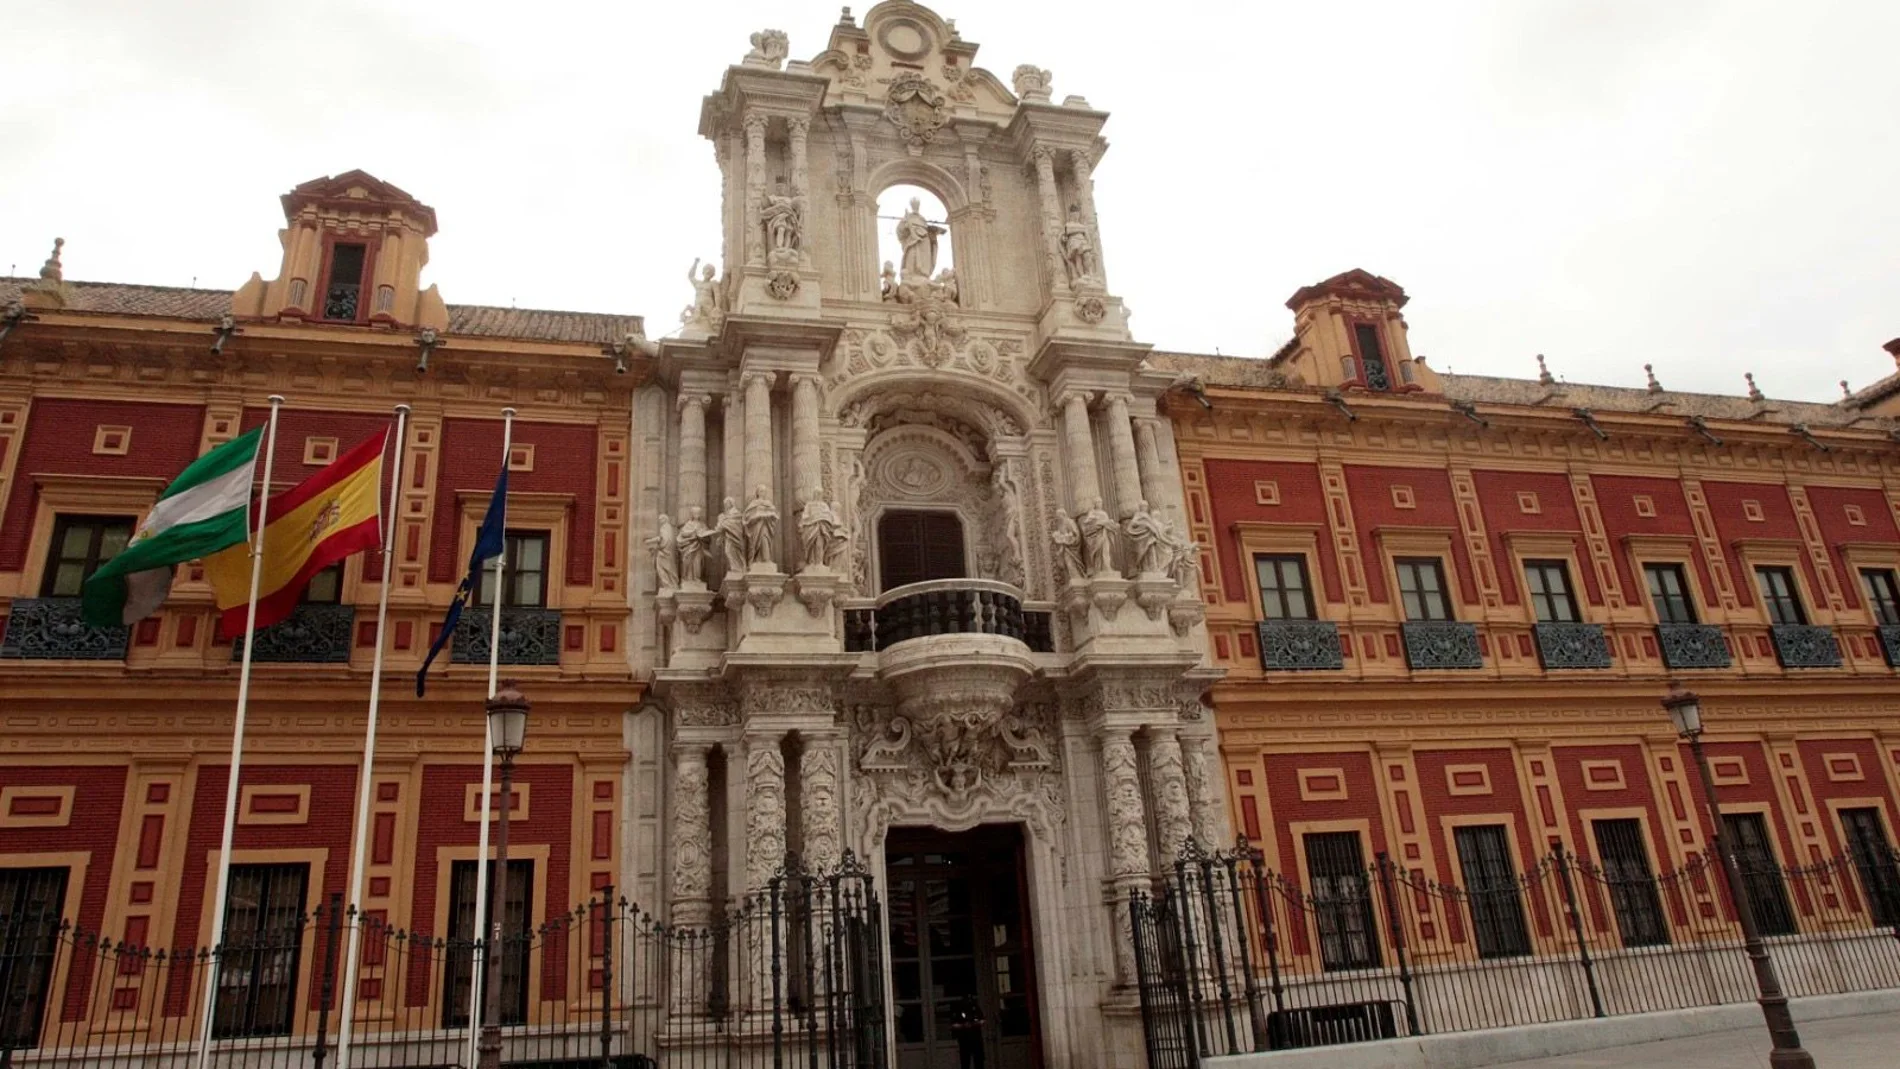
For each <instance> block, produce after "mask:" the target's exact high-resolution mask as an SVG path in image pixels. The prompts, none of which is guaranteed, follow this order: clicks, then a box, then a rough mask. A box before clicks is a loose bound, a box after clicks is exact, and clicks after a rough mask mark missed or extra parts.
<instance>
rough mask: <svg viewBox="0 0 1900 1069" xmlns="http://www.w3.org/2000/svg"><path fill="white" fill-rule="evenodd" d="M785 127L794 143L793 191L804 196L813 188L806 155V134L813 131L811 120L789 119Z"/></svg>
mask: <svg viewBox="0 0 1900 1069" xmlns="http://www.w3.org/2000/svg"><path fill="white" fill-rule="evenodd" d="M785 128H786V130H787V131H788V132H789V134H790V137H791V144H792V193H793V194H795V195H797V196H801V197H802V196H805V195H806V194H807V193H809V192H810V190H811V177H810V174H809V171H810V168H809V165H808V162H807V159H806V155H805V135H806V134H808V133H810V131H811V120H810V119H805V118H794V119H787V120H785Z"/></svg>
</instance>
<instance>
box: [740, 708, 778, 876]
mask: <svg viewBox="0 0 1900 1069" xmlns="http://www.w3.org/2000/svg"><path fill="white" fill-rule="evenodd" d="M783 737H784V736H783V734H782V733H781V732H777V731H748V732H746V736H745V839H746V848H745V879H746V892H747V893H748V894H756V893H758V892H761V891H764V890H765V889H766V885H767V884H768V883H769V882H770V881H771V879H772V877H773V875H775V874H776V873H777V872H778V870H779V868H780V866H782V865H783V864H784V863H785V754H784V752H783V751H782V750H781V749H780V748H779V743H780V740H781V739H782V738H783Z"/></svg>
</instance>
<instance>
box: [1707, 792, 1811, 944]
mask: <svg viewBox="0 0 1900 1069" xmlns="http://www.w3.org/2000/svg"><path fill="white" fill-rule="evenodd" d="M1722 829H1723V831H1725V832H1726V833H1727V834H1728V839H1729V848H1730V849H1731V850H1733V851H1734V852H1735V867H1736V869H1737V870H1739V872H1740V874H1741V877H1742V886H1744V887H1746V888H1747V889H1748V898H1749V901H1750V902H1752V903H1753V904H1754V907H1755V926H1756V927H1757V928H1760V929H1761V934H1763V935H1793V934H1795V932H1796V931H1798V929H1797V928H1796V927H1795V923H1794V909H1793V908H1792V907H1790V906H1789V905H1788V885H1787V884H1786V883H1784V882H1782V879H1781V865H1780V864H1779V863H1778V862H1776V861H1775V851H1774V847H1773V846H1771V845H1770V844H1769V842H1768V822H1767V821H1766V820H1764V819H1763V818H1762V815H1761V814H1760V813H1724V814H1722Z"/></svg>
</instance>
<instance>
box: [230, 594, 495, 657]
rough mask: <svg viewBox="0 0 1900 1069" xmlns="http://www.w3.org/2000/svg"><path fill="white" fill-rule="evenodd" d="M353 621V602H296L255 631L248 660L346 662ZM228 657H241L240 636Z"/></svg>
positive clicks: (354, 610) (242, 649) (242, 643)
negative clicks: (283, 616) (280, 617)
mask: <svg viewBox="0 0 1900 1069" xmlns="http://www.w3.org/2000/svg"><path fill="white" fill-rule="evenodd" d="M355 622H356V607H355V606H353V605H299V606H297V607H296V608H295V609H293V610H291V613H290V616H289V617H287V618H286V619H284V620H282V621H279V622H278V623H275V624H272V625H271V626H269V627H266V628H261V629H260V630H259V631H258V632H257V644H256V645H255V646H253V647H252V649H251V660H252V661H254V662H256V663H258V664H347V663H349V660H350V629H351V625H353V624H354V623H355ZM484 637H486V636H484ZM231 656H232V658H233V659H236V658H240V657H243V656H244V640H243V639H242V638H239V639H238V640H237V641H235V642H233V643H232V644H231Z"/></svg>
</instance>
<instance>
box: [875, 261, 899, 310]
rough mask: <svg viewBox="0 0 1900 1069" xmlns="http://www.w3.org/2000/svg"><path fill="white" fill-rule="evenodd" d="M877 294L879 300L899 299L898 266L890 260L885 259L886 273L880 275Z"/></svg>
mask: <svg viewBox="0 0 1900 1069" xmlns="http://www.w3.org/2000/svg"><path fill="white" fill-rule="evenodd" d="M877 295H878V299H879V300H884V301H894V300H896V299H897V268H895V267H892V266H891V262H890V261H889V260H886V261H884V273H883V274H881V275H879V276H878V282H877Z"/></svg>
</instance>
